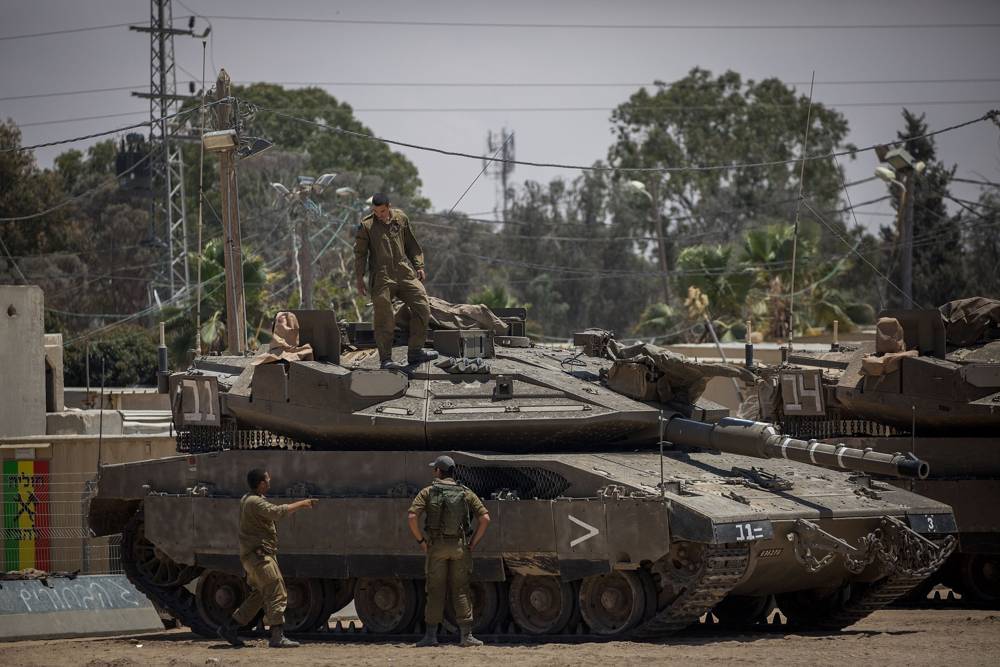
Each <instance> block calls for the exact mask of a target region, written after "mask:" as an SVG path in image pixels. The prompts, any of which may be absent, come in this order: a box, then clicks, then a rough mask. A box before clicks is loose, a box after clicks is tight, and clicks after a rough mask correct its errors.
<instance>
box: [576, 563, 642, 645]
mask: <svg viewBox="0 0 1000 667" xmlns="http://www.w3.org/2000/svg"><path fill="white" fill-rule="evenodd" d="M580 613H581V614H582V615H583V620H584V621H585V622H586V623H587V625H588V626H590V630H591V632H593V633H594V634H598V635H608V636H611V635H622V634H625V633H626V632H628V631H629V630H631V629H632V628H634V627H635V626H636V625H638V624H639V622H641V621H642V619H643V617H644V616H645V613H646V591H645V588H644V586H643V583H642V580H641V579H639V575H637V574H636V573H635V572H611V573H609V574H598V575H594V576H592V577H587V578H586V579H584V580H583V583H582V584H581V585H580Z"/></svg>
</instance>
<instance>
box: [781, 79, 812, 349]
mask: <svg viewBox="0 0 1000 667" xmlns="http://www.w3.org/2000/svg"><path fill="white" fill-rule="evenodd" d="M815 83H816V70H813V73H812V79H810V81H809V108H808V109H807V110H806V131H805V137H804V138H803V139H802V166H801V167H800V168H799V197H798V199H797V200H796V202H795V231H794V232H793V233H792V284H791V289H790V290H788V349H789V350H791V349H792V341H793V340H794V339H795V262H796V259H797V258H798V250H799V212H800V211H801V210H802V190H803V188H804V186H805V182H804V179H805V176H806V157H807V156H808V153H807V152H806V151H807V149H808V147H809V126H810V125H811V124H812V108H813V84H815Z"/></svg>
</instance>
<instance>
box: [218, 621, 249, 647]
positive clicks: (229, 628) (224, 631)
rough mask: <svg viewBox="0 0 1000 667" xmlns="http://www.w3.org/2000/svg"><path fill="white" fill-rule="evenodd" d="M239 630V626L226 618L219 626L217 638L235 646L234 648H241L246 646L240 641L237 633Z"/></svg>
mask: <svg viewBox="0 0 1000 667" xmlns="http://www.w3.org/2000/svg"><path fill="white" fill-rule="evenodd" d="M238 630H239V624H238V623H237V622H236V621H234V620H233V619H231V618H227V619H226V621H225V622H224V623H223V624H222V625H220V626H219V630H218V633H219V638H220V639H225V640H226V641H227V642H229V643H230V644H232V645H233V646H235V647H236V648H243V647H244V646H246V644H244V643H243V640H242V639H240V636H239V635H238V634H236V633H237V631H238Z"/></svg>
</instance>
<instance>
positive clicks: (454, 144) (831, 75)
mask: <svg viewBox="0 0 1000 667" xmlns="http://www.w3.org/2000/svg"><path fill="white" fill-rule="evenodd" d="M185 4H186V5H187V7H189V8H190V9H191V10H193V11H194V12H197V13H199V14H204V15H209V16H213V15H215V16H228V17H237V16H243V17H250V16H259V17H286V18H291V17H294V18H307V19H319V18H335V19H357V20H382V21H432V22H433V21H445V22H474V23H483V22H489V23H519V24H525V23H532V24H553V23H557V24H569V23H573V24H598V25H613V24H619V25H622V24H628V25H631V26H649V25H662V24H674V25H688V26H690V25H696V24H697V25H709V26H721V25H727V26H750V25H758V26H759V25H771V26H773V25H792V24H794V25H800V26H801V25H810V26H816V25H845V24H851V25H859V24H868V25H870V24H886V23H893V24H901V23H905V24H913V23H917V24H944V23H949V24H954V23H963V24H975V25H976V27H962V28H956V27H934V28H918V29H913V28H909V29H884V28H879V29H873V28H852V29H835V30H831V29H817V28H815V27H801V28H796V29H774V28H769V29H747V28H745V27H744V28H737V29H722V28H718V27H715V28H708V29H636V28H634V27H633V28H607V29H589V28H569V27H561V28H552V27H454V26H414V25H408V26H400V25H371V24H344V23H340V24H336V23H320V22H305V21H300V22H276V21H241V20H234V19H233V18H228V19H224V18H216V19H212V25H213V32H212V39H211V41H210V49H209V54H210V58H209V65H208V69H209V79H213V78H214V74H213V69H214V68H213V65H214V66H216V67H225V68H226V69H227V70H228V71H229V72H230V75H231V76H232V78H233V79H234V80H235V81H240V82H243V81H262V80H263V81H272V82H335V85H327V86H324V87H325V88H326V89H327V90H328V91H330V92H331V93H332V94H333V95H335V96H336V97H337V98H338V99H340V100H343V101H346V102H348V103H349V104H351V105H352V106H353V107H354V108H355V109H356V110H357V111H356V113H357V116H358V117H359V118H360V119H361V120H362V121H363V122H364V123H365V124H366V125H368V127H370V128H371V129H372V130H373V131H374V132H375V133H376V134H378V135H380V136H384V137H388V138H395V139H399V140H403V141H408V142H414V143H420V144H427V145H433V146H439V147H443V148H447V149H452V150H459V151H464V152H470V153H477V154H478V153H482V152H483V151H484V150H485V139H486V133H487V131H489V130H491V129H492V130H499V129H500V128H501V127H507V128H508V129H510V130H513V131H514V132H515V134H516V146H517V157H518V158H520V159H524V160H533V161H555V162H563V163H574V164H590V163H591V162H593V161H594V160H597V159H603V158H605V157H606V155H607V148H608V146H609V144H610V142H611V134H610V125H609V123H608V118H609V115H610V111H609V110H610V109H611V108H612V107H614V106H615V105H617V104H618V103H620V102H621V101H623V100H624V99H626V97H627V96H628V95H629V94H630V93H631V92H633V91H634V90H635V88H636V86H635V85H634V84H636V83H641V82H650V81H653V80H654V79H660V80H665V81H670V80H673V79H677V78H680V77H683V76H684V75H685V74H686V73H687V72H688V71H689V70H690V69H691V68H692V67H695V66H698V67H703V68H707V69H709V70H711V71H713V72H715V73H718V72H721V71H724V70H726V69H733V70H736V71H738V72H739V73H741V74H742V75H743V76H744V77H747V78H754V79H760V78H764V77H768V76H777V77H779V78H781V79H783V80H785V81H788V82H796V84H797V87H798V88H799V90H801V91H804V92H807V91H808V81H809V78H810V74H811V72H812V71H813V70H815V72H816V80H817V85H816V92H815V99H816V100H818V101H821V102H823V103H824V104H828V105H831V106H834V107H836V108H838V109H840V110H841V111H842V112H843V113H845V114H846V116H847V118H848V119H849V121H850V126H851V134H850V137H849V140H850V141H853V142H854V143H856V144H857V145H859V146H863V145H869V144H872V143H876V142H880V141H886V140H889V139H893V138H894V137H895V133H896V130H897V129H898V128H899V127H900V125H901V119H900V107H901V106H902V103H904V102H906V103H909V104H908V105H907V106H909V107H910V108H911V109H913V110H916V111H921V112H926V114H927V119H928V121H929V122H930V125H931V128H932V129H933V128H939V127H943V126H946V125H950V124H953V123H957V122H961V121H964V120H968V119H971V118H974V117H977V116H980V115H982V114H983V113H984V112H985V111H987V110H988V109H990V108H997V107H1000V73H998V71H997V63H998V61H1000V28H997V27H989V26H983V24H988V23H992V24H1000V2H996V1H982V2H969V1H961V0H951V1H948V2H945V1H943V0H938V1H936V2H931V1H924V0H921V1H902V0H897V1H891V2H874V1H872V0H869V1H867V2H855V1H850V2H848V1H838V2H829V1H826V2H805V1H803V0H770V1H767V2H762V1H757V2H750V1H743V2H707V1H703V2H655V1H648V2H638V1H636V2H629V1H627V0H619V1H618V2H609V1H607V0H605V1H603V2H597V1H581V2H570V1H565V0H547V1H545V2H539V1H538V0H533V1H531V2H528V1H525V0H505V1H504V2H475V1H472V0H463V1H452V0H437V1H435V2H417V1H414V0H411V1H399V0H397V1H390V0H367V1H366V2H363V3H361V2H357V3H348V2H333V1H311V2H310V1H305V0H303V1H298V2H296V1H294V0H286V1H285V2H280V3H279V2H267V1H264V0H242V1H240V2H235V1H233V0H185ZM148 7H149V3H148V2H146V1H145V0H87V1H83V0H32V1H30V2H28V1H24V2H21V1H13V0H0V37H4V36H8V35H19V34H26V33H36V32H46V31H55V30H63V29H70V28H78V27H85V26H97V25H105V24H114V23H127V22H136V23H148ZM190 13H191V12H190V11H189V10H188V9H186V8H185V7H184V5H182V4H181V3H180V2H178V0H174V15H175V17H180V16H187V15H189V14H190ZM175 22H176V23H177V24H183V23H184V21H181V20H176V21H175ZM199 25H201V26H203V25H204V22H202V21H199ZM178 27H186V25H185V26H181V25H179V26H178ZM175 47H176V57H177V62H178V64H179V66H180V67H181V68H182V69H180V70H179V71H178V78H179V79H183V80H188V79H191V78H195V79H197V78H200V73H201V45H200V42H199V41H197V40H194V39H191V38H183V37H178V38H177V39H176V43H175ZM148 55H149V38H148V35H143V34H139V33H135V32H130V31H129V30H128V29H127V28H126V27H117V28H109V29H105V30H97V31H88V32H78V33H70V34H62V35H55V36H45V37H33V38H28V39H15V40H0V98H9V97H11V96H22V95H33V94H38V93H53V92H64V91H77V90H89V89H95V88H117V87H122V86H135V87H137V88H140V89H141V88H144V87H148V81H149V62H148ZM913 79H920V80H927V79H939V80H944V82H941V83H903V82H901V81H903V80H913ZM961 79H993V80H992V81H978V82H968V81H960V80H961ZM835 81H851V82H857V81H883V82H885V81H890V82H892V83H877V84H858V83H851V84H835V83H829V82H835ZM336 82H340V83H339V84H336ZM347 82H355V83H357V82H367V83H375V84H377V83H408V84H418V83H466V84H468V83H471V84H479V85H475V86H450V87H447V86H416V85H408V86H377V85H376V86H358V85H345V84H346V83H347ZM552 82H556V83H564V84H565V83H591V84H593V83H610V84H623V85H615V86H575V87H574V86H558V87H556V86H551V87H545V86H541V87H537V86H536V87H511V86H496V85H490V84H499V83H552ZM932 102H939V103H938V104H932ZM864 104H868V105H870V106H855V105H864ZM847 105H852V106H847ZM553 107H575V108H581V107H583V108H588V109H590V108H596V110H561V111H552V110H538V109H551V108H553ZM415 108H416V109H419V108H423V109H433V111H414V110H412V109H415ZM406 109H410V110H406ZM447 109H461V110H456V111H447ZM470 109H510V110H507V111H502V110H491V111H473V110H470ZM515 109H516V110H515ZM530 109H534V110H530ZM125 112H135V115H127V116H121V117H115V118H103V119H95V120H86V121H75V122H65V123H50V122H49V121H58V120H63V119H71V118H79V117H81V116H97V115H104V114H114V113H125ZM144 113H148V103H147V102H144V101H142V100H139V99H136V98H133V97H130V95H129V93H128V91H127V90H116V91H108V92H94V93H87V94H79V95H68V96H58V97H36V98H32V99H19V100H11V99H0V116H2V117H11V118H13V119H14V120H15V121H17V122H18V123H19V124H21V125H22V127H23V133H24V142H25V143H26V144H33V143H38V142H43V141H48V140H53V139H59V138H63V137H72V136H78V135H81V134H86V133H89V132H96V131H100V130H105V129H112V128H115V127H119V126H122V125H125V124H128V123H130V122H135V121H138V120H142V119H143V114H144ZM998 139H1000V128H998V127H996V126H995V125H992V124H989V123H980V124H978V125H975V126H973V127H969V128H966V129H962V130H959V131H956V132H953V133H950V134H948V135H945V136H942V137H940V138H939V140H938V148H939V156H940V157H941V158H942V159H943V160H944V161H945V162H947V163H957V164H958V166H959V168H958V174H957V175H958V176H960V177H966V178H979V177H985V178H987V179H989V180H992V181H998V180H1000V141H998ZM86 145H87V142H83V143H80V144H74V147H78V148H83V147H85V146H86ZM66 148H67V147H61V148H59V149H43V150H39V151H38V152H37V157H38V160H39V162H40V163H41V164H42V165H43V166H48V165H50V164H51V162H52V159H53V157H54V156H55V155H56V154H57V153H58V152H59V151H61V150H65V149H66ZM403 152H404V153H405V154H406V155H407V156H408V157H409V158H410V159H411V160H413V162H414V163H415V164H416V165H417V167H418V168H419V170H420V175H421V177H422V179H423V183H424V186H423V192H424V194H425V195H426V196H428V197H429V198H430V199H431V201H432V203H433V205H434V207H435V208H450V207H451V206H452V205H453V204H454V203H455V201H456V199H458V197H459V195H460V194H461V193H462V191H463V190H465V188H466V187H467V186H468V185H469V183H470V182H471V181H472V179H473V178H474V177H475V176H476V174H477V173H478V171H479V169H480V168H481V165H480V163H479V162H478V161H473V160H464V159H458V158H449V157H443V156H438V155H433V154H430V153H424V152H419V151H415V150H403ZM874 166H875V164H874V156H873V155H872V154H871V153H866V154H862V155H861V156H860V158H859V159H858V160H857V161H855V162H854V163H852V164H849V165H848V176H849V180H856V179H859V178H865V177H868V176H870V175H871V173H872V169H873V167H874ZM560 173H563V174H564V175H568V176H573V175H574V174H570V173H564V172H559V171H557V170H552V169H538V168H529V167H517V169H516V170H515V172H514V176H513V177H514V179H515V181H522V180H524V179H528V178H531V179H535V180H541V181H546V180H548V179H550V178H552V177H553V176H555V175H557V174H560ZM955 191H956V192H958V193H960V194H963V195H967V196H972V195H973V194H974V192H975V190H974V189H970V188H969V187H964V186H961V187H956V188H955ZM495 193H496V191H495V186H494V184H493V183H492V182H491V181H489V180H487V179H485V178H484V179H482V180H480V182H479V183H477V184H476V186H475V187H474V188H473V189H472V190H471V191H470V192H469V194H468V195H467V196H466V198H465V199H464V200H463V201H462V203H461V205H460V206H459V209H460V210H465V211H467V212H471V213H479V212H483V211H489V210H492V209H493V208H494V205H495ZM884 193H885V187H884V186H883V185H882V184H881V183H868V184H865V185H863V186H859V187H856V188H852V191H851V194H852V198H853V199H854V201H861V200H866V199H872V198H875V197H878V196H881V195H883V194H884ZM865 210H866V211H872V212H881V213H883V214H885V213H887V212H889V211H891V209H890V208H889V207H888V205H887V204H886V203H883V204H880V205H877V206H873V207H869V208H867V209H865ZM886 220H887V218H885V217H881V218H879V217H870V218H866V219H865V221H866V223H868V224H870V223H875V222H885V221H886Z"/></svg>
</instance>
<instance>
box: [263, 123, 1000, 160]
mask: <svg viewBox="0 0 1000 667" xmlns="http://www.w3.org/2000/svg"><path fill="white" fill-rule="evenodd" d="M257 111H258V112H264V113H271V114H274V115H275V116H278V117H280V118H285V119H288V120H292V121H295V122H298V123H302V124H304V125H311V126H313V127H317V128H320V129H322V130H325V131H328V132H336V133H338V134H343V135H345V136H352V137H355V138H358V139H364V140H367V141H378V142H381V143H384V144H388V145H391V146H401V147H403V148H412V149H414V150H420V151H426V152H430V153H436V154H438V155H447V156H450V157H462V158H467V159H472V160H480V161H481V160H483V159H485V157H484V156H482V155H475V154H472V153H463V152H461V151H450V150H445V149H443V148H437V147H434V146H424V145H421V144H414V143H411V142H405V141H398V140H395V139H386V138H384V137H378V136H375V135H371V134H364V133H362V132H355V131H353V130H347V129H344V128H342V127H337V126H334V125H328V124H326V123H323V122H317V121H314V120H309V119H306V118H300V117H298V116H293V115H291V114H288V113H285V112H283V111H278V110H275V109H267V108H263V107H258V108H257ZM998 116H1000V111H997V110H995V109H993V110H990V111H988V112H987V113H985V114H983V115H982V116H979V117H978V118H973V119H971V120H967V121H965V122H962V123H957V124H955V125H949V126H948V127H945V128H942V129H940V130H934V131H933V132H927V133H926V134H924V135H922V136H920V137H911V138H908V139H905V140H904V139H896V140H893V141H888V142H885V143H886V144H887V145H893V146H895V145H901V144H904V143H906V142H908V141H914V140H916V139H923V138H927V137H932V136H936V135H939V134H943V133H945V132H951V131H954V130H958V129H960V128H963V127H966V126H969V125H973V124H975V123H979V122H982V121H986V120H995V119H996V118H997V117H998ZM875 148H876V145H875V144H873V145H870V146H866V147H864V148H857V149H854V150H843V151H837V152H833V153H826V154H822V155H806V156H804V157H801V158H796V159H788V160H770V161H763V162H748V163H729V164H717V165H690V166H684V167H612V166H603V165H574V164H564V163H558V162H534V161H529V160H509V159H504V158H497V159H496V160H494V161H495V162H503V163H507V164H515V165H521V166H526V167H546V168H553V169H572V170H575V171H593V172H618V173H670V172H684V171H698V172H703V171H728V170H730V169H742V168H756V167H776V166H781V165H788V164H794V163H796V162H799V161H800V160H827V159H830V158H833V157H840V156H844V155H857V154H858V153H865V152H868V151H874V150H875Z"/></svg>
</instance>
